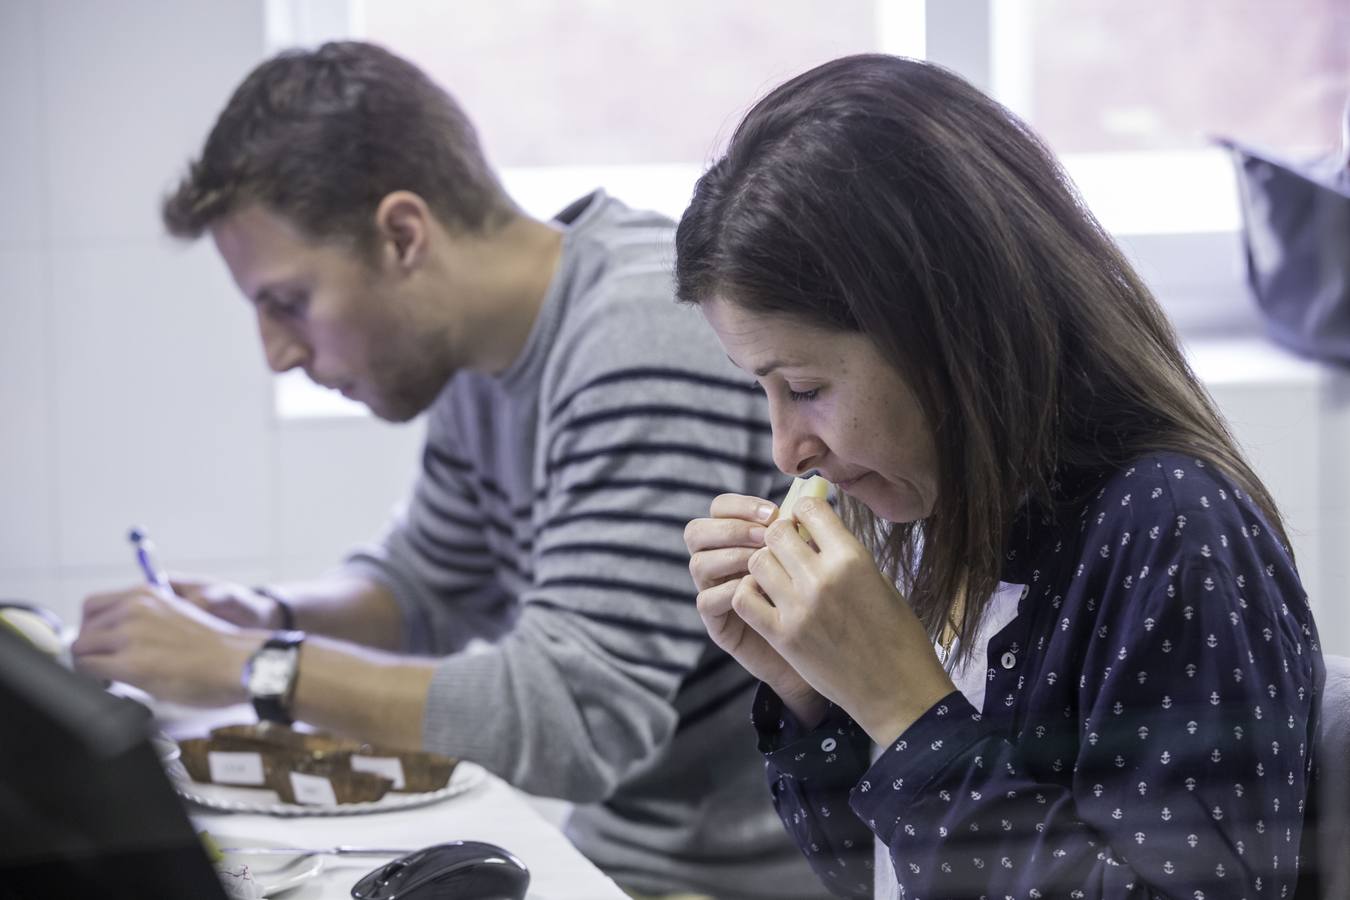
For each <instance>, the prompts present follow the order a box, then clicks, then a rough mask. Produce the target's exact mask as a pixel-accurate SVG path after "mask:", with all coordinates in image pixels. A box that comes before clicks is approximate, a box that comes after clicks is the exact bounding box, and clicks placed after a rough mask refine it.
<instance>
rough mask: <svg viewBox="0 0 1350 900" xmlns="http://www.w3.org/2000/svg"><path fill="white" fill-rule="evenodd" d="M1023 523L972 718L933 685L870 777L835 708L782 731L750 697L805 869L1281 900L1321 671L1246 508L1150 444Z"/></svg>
mask: <svg viewBox="0 0 1350 900" xmlns="http://www.w3.org/2000/svg"><path fill="white" fill-rule="evenodd" d="M1031 519H1032V517H1030V516H1025V517H1023V519H1022V520H1020V521H1019V523H1018V524H1017V526H1016V527H1015V528H1014V532H1015V537H1014V540H1013V542H1012V545H1011V546H1010V548H1009V551H1008V558H1007V564H1006V566H1005V570H1004V572H1003V576H1002V577H1003V580H1004V581H1006V582H1012V583H1015V584H1025V585H1026V589H1025V590H1024V591H1023V592H1022V596H1021V600H1020V601H1019V604H1018V612H1017V615H1016V617H1015V618H1014V619H1013V621H1012V622H1011V623H1009V624H1008V625H1007V626H1006V627H1005V628H1003V629H1002V630H1001V631H999V632H998V633H996V634H995V635H994V636H993V637H992V638H991V640H990V642H989V648H988V663H989V668H988V682H987V684H986V692H985V701H984V709H983V710H982V711H977V710H975V709H974V707H972V706H971V704H970V703H969V702H968V701H967V700H966V698H965V697H964V696H963V695H962V694H961V693H960V692H954V693H952V694H949V695H948V696H947V697H946V698H944V699H943V700H942V701H940V702H939V703H938V704H936V705H935V706H933V707H932V708H931V709H930V710H928V711H927V712H926V713H925V714H924V715H923V717H922V718H920V719H919V720H918V721H917V722H915V723H914V725H913V726H911V727H910V728H909V729H908V730H907V731H906V732H905V733H904V734H903V735H901V736H900V738H899V739H898V740H897V741H896V742H895V743H894V744H893V745H891V746H890V747H888V748H886V749H885V750H884V751H882V752H881V754H880V756H879V757H878V758H877V759H876V761H875V763H869V758H870V754H869V750H870V749H871V745H870V741H869V739H868V737H867V735H866V734H865V733H864V732H863V731H862V729H861V728H860V727H858V725H857V724H856V723H854V722H853V721H852V720H851V719H849V718H848V716H847V715H846V714H845V713H843V712H842V710H839V709H838V708H835V707H831V709H830V712H829V714H828V715H827V717H826V719H825V720H824V721H823V722H822V723H821V724H820V726H819V727H817V728H816V729H814V730H813V731H811V732H809V733H804V730H803V729H802V728H801V727H800V726H799V725H798V724H797V723H796V722H795V720H793V718H792V716H791V714H790V713H788V712H787V711H786V710H785V709H784V708H783V706H782V703H781V701H780V700H779V699H778V697H777V696H776V695H774V694H773V693H772V692H771V691H769V690H768V689H767V688H764V687H762V686H761V688H760V692H759V695H758V696H757V697H756V700H755V708H754V722H755V726H756V728H757V729H758V731H759V734H760V749H761V750H763V751H764V752H765V757H766V760H767V772H768V778H769V785H770V789H771V791H772V793H773V796H774V800H775V803H776V805H777V808H778V811H779V814H780V816H781V817H782V819H783V822H784V824H785V825H786V826H787V828H788V830H789V832H790V833H791V834H792V835H793V836H794V837H795V839H796V841H797V842H798V844H799V845H800V846H801V847H802V849H803V851H804V852H805V854H806V856H807V858H808V860H809V861H810V862H811V864H812V866H813V867H814V869H815V871H816V872H817V874H819V876H820V877H821V878H822V879H823V880H824V881H825V882H826V884H827V885H828V886H829V887H830V889H831V890H832V891H834V892H835V893H836V894H839V895H841V896H846V897H870V896H871V893H872V880H873V875H872V852H871V848H872V843H873V835H875V836H876V837H877V838H879V839H880V840H881V841H883V842H884V843H885V844H886V845H887V846H889V848H890V853H891V859H892V861H893V863H894V865H895V871H896V877H897V880H898V882H899V888H898V892H899V894H900V896H902V897H906V898H913V900H937V898H958V897H989V898H1003V897H1016V898H1038V897H1044V898H1050V897H1072V898H1078V897H1081V898H1097V897H1112V898H1115V897H1175V898H1185V900H1218V898H1230V897H1231V898H1244V897H1245V898H1253V900H1254V898H1257V897H1269V898H1278V897H1292V896H1293V893H1294V886H1295V882H1296V881H1297V875H1298V867H1299V859H1298V849H1299V838H1300V833H1301V826H1302V821H1303V810H1304V801H1305V798H1306V797H1307V795H1308V784H1309V778H1310V762H1311V753H1310V748H1311V746H1312V734H1313V731H1314V728H1315V725H1316V716H1317V705H1316V703H1315V700H1316V697H1317V695H1318V692H1320V690H1321V686H1322V679H1323V667H1322V658H1321V652H1320V649H1319V647H1318V641H1317V632H1316V629H1315V627H1314V625H1313V621H1312V614H1311V612H1310V610H1309V607H1308V603H1307V598H1306V595H1305V594H1304V592H1303V589H1302V587H1301V585H1300V583H1299V579H1298V573H1297V572H1296V571H1295V569H1294V566H1293V563H1292V561H1291V559H1290V556H1289V553H1288V552H1287V550H1286V549H1285V548H1284V547H1283V546H1282V545H1281V544H1280V542H1279V540H1278V539H1277V538H1276V536H1275V535H1274V534H1273V533H1272V532H1271V530H1270V528H1269V527H1268V525H1267V523H1266V520H1265V518H1264V517H1263V516H1262V514H1261V513H1260V512H1259V511H1258V509H1257V507H1256V506H1255V504H1253V503H1252V502H1250V501H1249V499H1248V498H1247V496H1246V495H1245V494H1244V493H1243V492H1242V491H1241V490H1240V489H1238V488H1236V487H1235V486H1234V485H1233V483H1232V482H1231V481H1230V480H1229V479H1228V478H1227V477H1225V476H1224V475H1223V474H1222V473H1220V472H1219V471H1217V470H1216V468H1215V467H1214V466H1213V465H1210V464H1206V463H1204V462H1202V461H1200V460H1196V459H1192V458H1189V457H1184V456H1179V455H1175V454H1170V453H1159V454H1155V455H1152V456H1148V457H1145V458H1143V459H1140V460H1139V461H1137V462H1136V464H1135V465H1134V466H1132V467H1130V468H1129V469H1127V470H1125V471H1121V472H1117V473H1115V474H1114V475H1112V476H1111V477H1109V478H1107V479H1105V480H1104V481H1103V482H1102V487H1101V490H1100V491H1099V492H1097V493H1096V494H1095V498H1094V499H1092V500H1091V501H1090V502H1089V503H1087V504H1086V505H1085V506H1084V507H1083V508H1082V509H1081V512H1079V513H1077V514H1074V513H1072V512H1071V513H1070V514H1069V515H1067V516H1065V515H1060V516H1059V517H1058V521H1057V522H1056V521H1052V520H1050V519H1049V518H1039V519H1038V520H1036V521H1031ZM896 690H903V686H902V685H897V686H896Z"/></svg>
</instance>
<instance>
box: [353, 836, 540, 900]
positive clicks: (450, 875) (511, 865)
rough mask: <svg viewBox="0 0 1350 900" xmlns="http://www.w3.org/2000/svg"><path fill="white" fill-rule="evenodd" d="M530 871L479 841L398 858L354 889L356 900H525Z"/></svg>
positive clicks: (425, 849) (440, 846)
mask: <svg viewBox="0 0 1350 900" xmlns="http://www.w3.org/2000/svg"><path fill="white" fill-rule="evenodd" d="M529 886H530V870H529V869H527V868H525V864H524V863H523V862H521V861H520V860H519V859H517V858H516V856H515V854H513V853H510V852H508V851H506V850H503V849H502V848H501V847H498V846H497V845H496V844H488V843H485V842H483V841H451V842H450V843H448V844H433V845H431V846H430V847H423V848H422V849H421V850H415V851H413V852H412V853H409V854H408V855H407V856H400V857H399V858H398V859H396V860H394V861H393V862H389V863H386V864H385V865H383V866H380V867H379V868H378V869H376V870H374V871H373V872H371V873H369V874H368V875H366V876H365V877H363V878H362V879H361V880H360V881H358V882H357V883H356V884H355V885H353V886H352V896H353V897H355V898H356V900H452V898H453V900H525V889H526V888H527V887H529Z"/></svg>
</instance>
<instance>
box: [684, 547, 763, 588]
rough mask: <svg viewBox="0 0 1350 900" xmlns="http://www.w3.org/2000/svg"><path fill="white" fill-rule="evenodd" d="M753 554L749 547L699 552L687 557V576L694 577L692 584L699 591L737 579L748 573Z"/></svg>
mask: <svg viewBox="0 0 1350 900" xmlns="http://www.w3.org/2000/svg"><path fill="white" fill-rule="evenodd" d="M754 552H755V551H754V549H753V548H751V547H722V548H719V549H717V550H703V551H700V552H698V553H695V554H694V555H693V556H691V557H689V574H690V575H692V576H694V584H695V585H696V586H697V587H698V588H699V590H702V589H703V588H707V587H712V586H713V585H715V584H721V583H722V582H724V581H727V580H728V579H732V578H739V577H741V576H742V575H744V574H745V573H746V572H748V571H749V568H748V563H749V561H750V556H751V554H753V553H754Z"/></svg>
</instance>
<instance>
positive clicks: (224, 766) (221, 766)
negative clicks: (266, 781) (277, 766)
mask: <svg viewBox="0 0 1350 900" xmlns="http://www.w3.org/2000/svg"><path fill="white" fill-rule="evenodd" d="M206 764H207V765H208V766H209V767H210V769H211V780H212V781H214V782H215V783H216V784H249V785H260V784H262V783H263V764H262V755H261V754H258V753H225V752H223V751H219V750H213V751H211V752H210V753H208V754H206Z"/></svg>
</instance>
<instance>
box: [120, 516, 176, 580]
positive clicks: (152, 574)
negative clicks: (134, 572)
mask: <svg viewBox="0 0 1350 900" xmlns="http://www.w3.org/2000/svg"><path fill="white" fill-rule="evenodd" d="M127 540H129V541H131V544H132V546H133V547H135V548H136V562H138V563H140V566H141V571H142V572H144V573H145V580H146V581H148V582H150V586H151V587H155V588H159V589H160V590H162V591H163V592H164V593H166V594H172V593H173V588H172V587H170V586H169V576H168V575H165V574H164V570H163V569H161V568H160V567H159V562H158V561H157V560H156V559H155V544H154V541H152V540H150V536H149V535H148V534H146V533H145V532H144V531H142V530H141V529H139V528H132V529H131V530H130V531H129V532H127Z"/></svg>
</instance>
